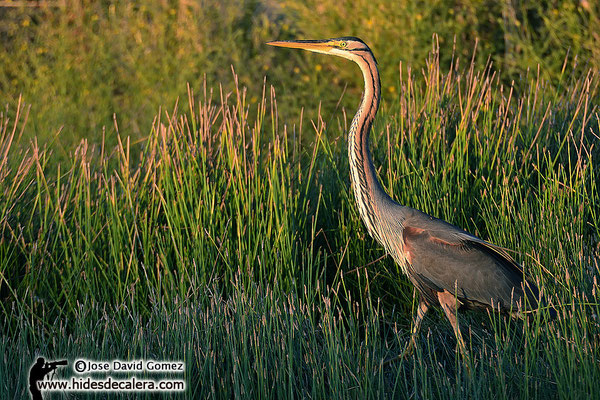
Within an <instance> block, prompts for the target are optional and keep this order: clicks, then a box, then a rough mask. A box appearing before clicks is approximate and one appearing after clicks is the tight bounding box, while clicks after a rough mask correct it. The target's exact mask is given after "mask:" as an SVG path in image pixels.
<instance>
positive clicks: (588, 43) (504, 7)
mask: <svg viewBox="0 0 600 400" xmlns="http://www.w3.org/2000/svg"><path fill="white" fill-rule="evenodd" d="M55 3H56V4H63V5H64V6H63V7H45V8H44V7H42V8H26V9H22V8H21V9H20V8H0V21H1V23H0V43H1V44H2V45H1V46H0V103H2V104H3V105H4V104H6V103H10V104H11V105H12V107H11V110H14V109H15V106H16V103H17V100H18V97H19V95H23V96H24V99H25V102H26V103H28V104H31V106H32V112H31V114H30V119H29V123H28V124H27V127H26V129H25V132H24V135H25V137H26V139H27V140H28V139H30V138H32V137H37V138H38V140H39V141H40V143H49V142H55V143H56V145H55V148H56V151H57V152H61V155H62V157H63V158H65V159H66V158H68V153H69V152H70V151H71V150H72V149H73V148H74V147H75V145H77V144H78V143H79V140H80V139H81V138H82V137H86V138H87V139H88V141H89V142H90V144H99V143H101V142H102V138H103V135H102V129H103V127H106V130H107V132H106V135H105V141H106V143H108V144H109V145H110V147H113V146H114V145H116V142H117V139H116V133H115V131H114V129H113V114H114V113H117V118H118V120H119V126H120V130H121V133H122V134H123V135H125V136H131V137H132V139H133V140H134V141H136V140H139V139H142V138H144V137H145V136H146V135H147V133H148V132H149V131H150V129H151V121H152V118H153V116H154V115H155V114H156V112H157V110H158V108H159V107H161V106H167V107H171V106H172V104H174V103H175V101H176V99H177V98H181V99H184V98H185V96H186V83H187V82H190V83H192V86H194V87H196V88H197V87H200V86H201V82H202V79H203V76H204V75H206V76H207V78H208V80H209V81H210V82H223V84H225V85H226V90H228V91H230V90H232V89H233V85H232V83H231V79H230V73H231V71H230V65H233V66H234V67H235V68H236V70H237V73H238V75H239V80H240V82H241V84H242V86H245V87H248V88H249V89H250V93H252V94H253V95H252V96H250V97H249V99H248V102H249V103H253V104H255V103H256V102H258V100H259V99H260V91H261V88H262V79H260V77H262V76H264V75H268V76H269V78H270V79H271V81H272V82H278V83H279V85H280V86H281V87H282V88H285V90H282V91H280V92H279V96H280V99H281V100H282V101H281V102H280V110H279V113H280V115H282V117H284V118H285V119H286V120H289V118H294V120H295V121H297V118H298V112H299V110H300V108H301V107H306V113H307V114H306V117H308V118H310V119H314V118H315V117H316V112H315V111H314V110H317V109H318V108H319V105H322V107H323V111H324V115H330V113H331V112H332V111H333V110H334V109H337V110H339V109H340V108H341V107H345V108H350V109H353V108H354V106H355V100H354V99H355V97H356V96H359V95H360V90H361V85H360V76H359V74H356V71H355V69H354V67H350V68H348V67H347V66H346V64H345V63H344V61H343V60H330V59H327V60H322V59H318V58H314V57H315V56H314V55H308V54H304V53H302V52H291V51H288V52H281V51H276V50H275V49H271V48H266V47H267V46H264V43H265V42H266V41H269V40H273V39H289V38H299V37H303V38H321V37H336V36H345V35H356V36H360V37H361V38H362V39H364V40H365V41H366V42H367V43H369V45H370V46H371V47H372V49H373V51H374V53H375V54H376V55H377V58H378V60H379V67H380V69H381V73H382V82H383V85H384V86H383V98H384V99H385V100H387V101H390V102H395V101H397V99H398V93H399V88H398V66H399V63H400V62H401V61H402V62H403V63H404V66H406V65H408V66H412V67H413V69H414V70H415V71H419V70H420V69H421V68H423V67H424V61H425V60H426V59H427V54H428V51H429V49H430V48H431V41H432V34H433V33H436V34H437V35H438V37H439V41H440V44H441V49H442V52H441V54H440V62H441V65H442V67H443V68H442V69H443V70H447V69H448V68H449V67H450V64H451V62H452V60H453V58H454V61H455V63H456V61H457V60H460V65H461V66H468V65H469V62H470V60H471V58H472V56H473V49H474V48H475V47H478V49H479V50H480V51H479V52H477V53H476V54H475V56H474V62H475V65H476V67H477V68H478V69H482V68H483V67H484V66H485V65H487V62H488V58H490V61H491V62H492V63H493V65H494V68H495V69H496V70H497V71H499V73H500V79H501V81H502V82H503V83H504V84H505V85H507V86H510V84H511V82H512V81H513V80H514V81H515V88H516V89H518V90H522V89H523V88H525V87H526V86H527V85H528V84H529V82H528V80H529V79H530V76H531V75H535V71H537V68H538V65H540V66H541V68H540V73H541V75H542V76H541V77H542V78H544V80H545V82H546V84H547V85H549V86H550V88H548V90H553V89H551V88H555V89H556V90H561V88H562V85H561V81H562V80H563V79H564V77H565V75H566V76H568V75H569V74H571V73H572V72H573V73H575V75H576V76H578V75H580V74H581V73H582V72H584V71H586V70H587V69H588V68H592V69H598V66H599V65H600V52H599V51H598V46H597V43H598V41H599V40H600V38H599V37H598V32H599V31H600V10H599V9H598V7H599V6H598V4H596V2H588V1H553V2H545V3H544V2H542V3H540V2H538V1H520V2H494V1H479V2H468V1H448V0H443V1H433V2H411V1H409V2H401V3H400V4H398V2H396V1H392V0H385V1H380V2H376V3H375V2H369V1H352V2H341V3H340V2H339V1H330V0H326V1H316V2H314V1H306V2H294V1H273V0H240V1H230V0H228V1H218V0H206V1H202V2H196V1H191V0H183V1H156V2H144V1H132V2H114V1H92V2H82V1H81V0H64V1H63V0H61V1H56V2H55ZM565 58H567V65H566V68H565V65H564V61H565ZM528 70H530V71H532V73H531V74H529V75H528V74H527V71H528ZM404 71H405V72H404V73H405V74H406V68H404ZM415 76H416V77H417V79H419V80H420V79H421V78H422V77H421V75H420V74H415ZM528 76H529V77H528ZM404 78H405V79H406V75H405V76H404ZM345 89H346V90H347V92H348V93H347V94H348V95H346V96H343V98H342V100H341V103H340V106H339V107H336V104H337V103H338V100H339V98H340V93H342V92H344V90H345ZM183 103H185V102H183ZM13 112H14V111H13ZM13 116H14V115H13ZM59 130H60V131H61V133H60V135H57V132H58V131H59ZM27 140H26V141H25V143H27Z"/></svg>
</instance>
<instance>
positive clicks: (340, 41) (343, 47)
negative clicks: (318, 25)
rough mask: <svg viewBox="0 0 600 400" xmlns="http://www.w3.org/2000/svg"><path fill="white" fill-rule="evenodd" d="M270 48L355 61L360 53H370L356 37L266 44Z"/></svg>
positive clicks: (282, 41)
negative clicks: (285, 48)
mask: <svg viewBox="0 0 600 400" xmlns="http://www.w3.org/2000/svg"><path fill="white" fill-rule="evenodd" d="M267 44H268V45H271V46H279V47H290V48H292V49H304V50H308V51H314V52H315V53H323V54H329V55H333V56H338V57H343V58H347V59H349V60H355V59H356V57H360V55H361V53H362V54H364V53H365V52H367V53H369V54H370V53H371V49H369V46H367V45H366V44H365V42H363V41H362V40H360V39H359V38H356V37H341V38H335V39H325V40H281V41H274V42H267Z"/></svg>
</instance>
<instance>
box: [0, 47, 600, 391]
mask: <svg viewBox="0 0 600 400" xmlns="http://www.w3.org/2000/svg"><path fill="white" fill-rule="evenodd" d="M439 54H440V53H439V49H438V48H437V47H434V50H433V52H432V53H431V55H430V57H429V59H428V62H427V66H426V68H425V69H424V70H423V77H424V79H422V80H416V79H415V77H414V73H412V72H406V71H404V70H403V71H402V74H401V80H400V82H399V84H398V88H399V89H398V97H397V98H396V99H394V100H393V101H387V102H386V103H385V104H384V105H383V106H382V110H381V111H380V116H379V118H378V119H377V121H376V123H375V126H374V131H373V134H372V147H373V157H374V160H375V164H376V165H377V166H379V175H380V178H381V180H382V183H383V185H384V187H386V188H387V189H388V190H389V191H390V192H391V193H393V196H394V197H395V198H396V199H397V200H398V201H400V202H402V203H404V204H407V205H409V206H412V207H416V208H419V209H421V210H423V211H425V212H428V213H431V214H432V215H435V216H438V217H440V218H444V219H446V220H448V221H450V222H452V223H455V224H457V225H460V226H462V227H464V228H466V229H468V230H470V231H471V232H473V233H475V234H478V235H480V236H482V237H484V238H486V239H489V240H490V241H491V242H493V243H496V244H498V245H501V246H505V247H507V248H511V249H514V250H516V252H517V253H516V257H517V258H518V259H519V260H520V261H522V262H523V264H524V267H525V271H526V274H527V276H528V277H529V278H530V279H532V280H535V281H537V282H538V284H539V286H540V287H541V288H543V290H544V292H545V293H546V295H547V296H548V298H549V299H551V301H552V302H553V304H554V305H555V306H556V307H557V308H558V309H559V313H560V316H561V317H560V318H559V319H558V320H557V321H554V322H552V323H550V324H546V323H543V322H542V317H541V315H538V316H537V317H536V318H534V319H532V320H528V321H512V320H507V319H504V318H502V317H500V316H497V315H485V314H471V313H464V314H461V321H462V324H463V327H464V328H463V329H464V332H465V335H466V337H467V342H468V346H469V349H470V354H471V365H470V367H469V368H470V369H471V371H472V373H471V375H469V374H468V373H467V370H466V366H465V364H464V363H463V362H461V361H460V359H458V358H457V357H456V356H455V351H454V350H455V349H454V346H455V341H454V337H453V334H452V331H451V329H450V326H449V324H448V323H447V322H446V321H445V319H444V317H443V315H442V314H441V313H439V312H438V313H435V312H434V313H431V315H428V317H427V319H426V321H425V322H424V327H423V330H422V334H421V336H420V338H419V341H418V343H419V346H418V348H417V351H416V354H415V355H414V357H412V358H411V359H409V360H407V361H405V362H400V363H396V364H393V365H391V366H388V367H382V366H381V361H382V360H383V359H386V358H389V357H391V356H393V355H396V354H398V353H399V352H400V351H401V349H402V348H403V346H404V345H405V343H406V342H407V339H408V332H409V328H410V320H411V317H412V314H413V312H414V309H415V306H416V305H415V301H414V293H413V289H412V287H411V286H410V284H409V283H408V281H407V280H406V279H405V278H404V277H402V276H400V275H399V272H398V269H397V267H396V266H395V265H394V263H393V262H392V260H391V259H390V258H383V259H382V256H383V255H384V253H383V250H382V248H381V247H380V246H378V245H377V243H376V242H374V241H373V240H372V239H371V238H370V237H368V235H367V234H366V231H365V229H364V227H363V225H362V223H361V221H360V219H359V216H358V213H357V210H356V208H355V204H354V201H353V198H352V197H351V195H350V187H349V179H348V166H347V159H346V148H345V146H346V143H345V137H344V135H345V132H346V129H347V126H348V125H347V124H348V122H349V118H350V117H351V115H347V114H346V113H345V111H344V113H342V116H341V117H339V118H336V117H332V116H331V115H323V116H320V115H319V117H318V118H316V119H315V120H314V122H313V123H312V124H307V123H306V122H305V121H304V122H303V121H302V118H300V120H292V119H286V120H282V119H281V117H280V116H279V114H278V110H279V103H278V102H277V99H276V96H275V89H274V88H273V87H271V86H269V85H268V84H265V86H264V88H263V90H262V94H261V92H248V91H246V89H243V88H242V87H241V85H240V84H239V82H238V78H237V76H234V77H233V78H234V79H233V82H232V86H233V87H234V90H233V91H227V90H226V89H224V88H222V87H215V88H214V89H211V85H210V84H207V83H205V84H204V86H202V87H200V89H199V92H200V95H198V93H197V92H196V93H195V92H194V90H193V89H191V88H190V89H189V91H188V101H187V104H185V105H183V104H179V105H177V106H176V107H174V109H173V110H171V111H161V112H160V113H159V114H158V115H157V116H156V118H155V119H154V121H153V123H152V129H151V131H150V134H149V135H148V137H147V138H146V139H145V140H143V141H135V142H133V141H131V139H130V138H129V137H128V136H126V135H123V136H121V135H118V136H117V146H116V147H114V148H113V147H111V146H108V145H102V143H100V145H93V144H90V143H88V141H87V140H83V141H82V142H81V144H80V145H79V146H78V147H77V149H76V150H75V151H74V152H73V153H71V154H68V157H67V158H66V160H67V162H65V161H61V162H58V163H57V162H54V160H53V158H54V157H57V153H55V152H54V149H53V148H52V146H51V145H50V146H48V147H46V146H41V145H39V144H38V143H37V142H36V141H33V142H31V144H30V146H28V147H22V146H15V141H16V140H17V138H18V137H19V135H20V132H21V131H23V130H24V129H26V124H27V121H26V120H27V110H28V108H27V107H26V106H24V105H22V104H19V105H18V106H17V107H15V109H14V110H13V109H10V110H8V111H7V112H3V113H2V114H1V116H0V149H1V150H2V151H1V153H0V155H1V158H0V177H1V178H2V179H0V193H2V197H1V198H0V222H1V229H2V240H1V246H0V254H1V256H0V282H1V287H0V291H1V296H2V302H1V304H0V313H1V314H2V318H1V319H0V320H1V321H2V322H1V324H2V325H1V326H2V330H1V335H2V337H1V340H0V350H1V353H2V354H4V356H3V358H2V360H1V361H0V377H1V378H0V393H2V394H1V395H0V396H1V397H2V398H7V399H8V398H15V399H17V398H24V397H25V396H27V392H26V391H27V386H26V383H25V382H26V377H27V372H28V369H29V367H30V365H31V364H30V363H31V362H32V361H33V360H34V359H35V358H36V357H37V356H38V355H44V356H46V357H48V358H55V359H61V358H68V359H70V360H71V361H73V360H74V359H75V358H78V357H85V358H88V359H96V360H111V359H114V358H120V359H138V358H158V359H182V360H185V363H186V374H185V380H186V382H187V386H188V389H187V392H186V394H185V395H182V396H180V397H185V398H191V397H193V398H204V397H210V398H231V397H239V398H257V397H258V398H292V397H300V396H302V397H313V398H340V397H341V398H381V397H392V398H452V399H455V398H505V399H512V398H549V397H550V398H552V397H554V398H590V397H594V396H596V393H597V391H596V390H595V383H596V382H598V380H599V379H600V370H599V369H598V361H599V357H600V352H599V345H600V342H599V341H598V338H599V337H600V335H599V334H600V332H599V325H598V324H599V321H598V315H600V314H599V312H600V306H599V301H598V296H599V293H598V290H599V288H598V276H599V274H600V265H599V262H598V261H599V258H600V257H599V256H600V255H599V253H598V251H599V248H598V240H599V237H600V225H599V222H598V212H599V211H600V195H599V194H598V172H599V170H598V165H599V162H600V160H599V159H598V154H599V153H598V151H597V149H596V146H597V144H598V139H599V137H598V134H599V131H600V118H599V117H600V116H599V113H598V111H599V110H598V107H597V104H598V98H599V93H598V84H599V77H598V74H597V71H590V72H589V73H585V74H583V75H581V76H577V75H572V76H566V75H565V77H564V79H563V80H562V82H563V83H562V85H563V86H562V90H560V91H555V90H550V88H549V87H548V84H547V82H546V81H544V80H543V78H541V77H540V76H539V75H534V74H532V75H531V76H527V77H526V82H527V84H526V86H525V90H523V91H516V90H513V88H511V87H506V86H504V85H503V84H502V83H501V80H500V79H499V78H498V76H497V75H496V74H495V73H494V72H493V69H492V68H487V69H477V68H476V67H475V65H470V66H469V67H468V68H466V69H463V68H462V67H461V66H460V65H459V64H453V65H452V68H450V69H442V68H441V67H440V60H439ZM273 84H277V82H273ZM255 96H256V97H258V98H259V100H258V101H257V102H256V103H252V102H250V101H249V98H252V97H255ZM355 100H357V99H355ZM181 110H183V111H181ZM9 116H11V117H9ZM326 121H327V122H326ZM114 130H115V132H117V133H118V132H119V127H118V123H117V122H115V126H114ZM307 141H311V142H312V145H310V146H307V145H306V142H307ZM58 156H60V155H58ZM467 326H469V327H470V329H468V328H467ZM66 375H69V373H68V372H67V373H66ZM98 397H101V398H102V397H103V396H102V395H98ZM122 397H132V398H133V397H134V396H125V395H123V396H122ZM135 397H136V398H137V397H138V396H135ZM147 397H153V396H150V395H149V396H147ZM176 397H177V396H176Z"/></svg>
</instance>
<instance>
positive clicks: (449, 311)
mask: <svg viewBox="0 0 600 400" xmlns="http://www.w3.org/2000/svg"><path fill="white" fill-rule="evenodd" d="M437 296H438V300H439V301H440V305H441V306H442V310H444V313H445V314H446V317H447V318H448V321H450V325H452V329H454V335H455V336H456V342H457V345H458V349H459V351H460V353H461V355H462V356H463V357H466V356H467V347H466V346H465V341H464V340H463V337H462V334H461V332H460V326H458V319H457V318H456V310H457V309H458V307H457V302H458V300H457V299H456V297H455V296H454V295H453V294H452V293H450V292H448V291H446V290H444V291H443V292H438V294H437Z"/></svg>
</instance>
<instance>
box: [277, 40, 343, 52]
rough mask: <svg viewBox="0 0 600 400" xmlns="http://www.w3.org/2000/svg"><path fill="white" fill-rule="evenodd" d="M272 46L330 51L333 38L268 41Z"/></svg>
mask: <svg viewBox="0 0 600 400" xmlns="http://www.w3.org/2000/svg"><path fill="white" fill-rule="evenodd" d="M267 44H268V45H270V46H277V47H289V48H292V49H303V50H308V51H314V52H317V53H328V52H329V51H330V50H331V49H332V48H333V46H332V43H331V40H280V41H273V42H267Z"/></svg>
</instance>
